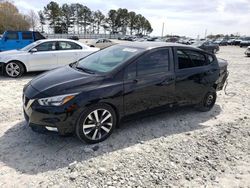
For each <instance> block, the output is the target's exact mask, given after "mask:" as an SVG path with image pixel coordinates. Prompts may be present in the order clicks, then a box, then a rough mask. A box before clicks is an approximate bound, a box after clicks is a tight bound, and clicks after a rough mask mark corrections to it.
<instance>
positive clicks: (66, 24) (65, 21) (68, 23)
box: [61, 4, 74, 33]
mask: <svg viewBox="0 0 250 188" xmlns="http://www.w3.org/2000/svg"><path fill="white" fill-rule="evenodd" d="M61 12H62V28H63V31H64V32H65V33H69V28H72V27H73V23H74V19H73V17H74V12H73V10H72V8H71V6H70V5H68V4H63V5H62V7H61Z"/></svg>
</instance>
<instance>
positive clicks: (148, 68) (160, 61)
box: [137, 49, 169, 76]
mask: <svg viewBox="0 0 250 188" xmlns="http://www.w3.org/2000/svg"><path fill="white" fill-rule="evenodd" d="M168 70H169V50H168V49H161V50H158V51H155V52H152V53H150V54H146V55H144V56H143V57H141V58H140V59H139V60H138V61H137V75H138V76H142V75H148V74H155V73H159V72H166V71H168Z"/></svg>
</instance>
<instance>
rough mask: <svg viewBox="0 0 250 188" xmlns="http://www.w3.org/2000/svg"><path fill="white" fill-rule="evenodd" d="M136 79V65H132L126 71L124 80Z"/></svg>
mask: <svg viewBox="0 0 250 188" xmlns="http://www.w3.org/2000/svg"><path fill="white" fill-rule="evenodd" d="M135 78H136V63H131V64H130V65H128V67H127V68H126V70H125V73H124V79H125V80H132V79H135Z"/></svg>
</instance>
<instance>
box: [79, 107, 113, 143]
mask: <svg viewBox="0 0 250 188" xmlns="http://www.w3.org/2000/svg"><path fill="white" fill-rule="evenodd" d="M116 123H117V118H116V114H115V111H114V109H113V108H112V107H111V106H109V105H107V104H96V105H93V106H91V107H89V108H88V109H87V110H85V111H84V112H83V113H82V115H81V117H80V119H79V121H78V124H77V126H76V135H77V136H78V138H79V139H80V140H83V141H85V142H87V143H91V144H94V143H98V142H101V141H103V140H105V139H107V138H108V137H109V136H110V135H111V133H112V132H113V130H114V128H115V126H116Z"/></svg>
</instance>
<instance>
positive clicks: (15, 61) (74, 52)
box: [0, 39, 99, 77]
mask: <svg viewBox="0 0 250 188" xmlns="http://www.w3.org/2000/svg"><path fill="white" fill-rule="evenodd" d="M98 50H99V48H90V47H88V46H87V45H85V44H82V43H80V42H76V41H74V40H69V39H43V40H39V41H37V42H34V43H32V44H30V45H28V46H26V47H24V48H22V49H20V50H10V51H6V52H1V54H0V65H2V66H1V67H3V70H4V73H5V74H6V75H7V76H9V77H19V76H21V75H22V74H23V73H25V72H31V71H45V70H50V69H54V68H57V67H60V66H64V65H68V64H70V63H72V62H75V61H77V60H79V59H81V58H83V57H85V56H87V55H89V54H91V53H93V52H95V51H98Z"/></svg>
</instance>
